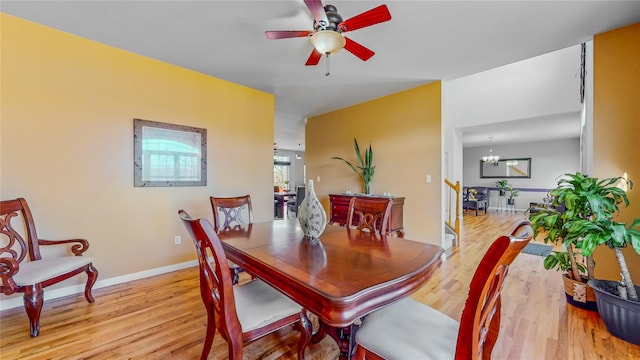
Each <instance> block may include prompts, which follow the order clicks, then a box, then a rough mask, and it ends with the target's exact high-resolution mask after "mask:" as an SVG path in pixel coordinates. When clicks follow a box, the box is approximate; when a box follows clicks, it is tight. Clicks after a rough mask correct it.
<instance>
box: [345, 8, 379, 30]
mask: <svg viewBox="0 0 640 360" xmlns="http://www.w3.org/2000/svg"><path fill="white" fill-rule="evenodd" d="M389 20H391V13H389V8H387V5H380V6H378V7H376V8H373V9H371V10H369V11H365V12H363V13H362V14H360V15H356V16H354V17H352V18H349V19H347V20H345V21H343V22H341V23H340V24H339V25H338V28H339V29H340V30H342V31H353V30H358V29H362V28H363V27H367V26H371V25H375V24H379V23H381V22H385V21H389Z"/></svg>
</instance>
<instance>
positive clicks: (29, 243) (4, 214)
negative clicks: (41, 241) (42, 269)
mask: <svg viewBox="0 0 640 360" xmlns="http://www.w3.org/2000/svg"><path fill="white" fill-rule="evenodd" d="M0 234H1V235H2V238H4V239H2V238H0V239H2V240H0V257H11V258H12V259H14V260H16V261H17V262H18V263H20V262H22V261H23V260H24V259H25V258H26V256H27V254H28V256H29V257H28V259H29V260H30V261H33V260H39V259H41V255H40V247H39V246H38V235H37V234H36V227H35V224H34V222H33V217H32V215H31V210H30V209H29V206H28V205H27V202H26V201H25V199H23V198H19V199H15V200H4V201H2V202H0Z"/></svg>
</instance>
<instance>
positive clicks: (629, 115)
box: [593, 23, 640, 284]
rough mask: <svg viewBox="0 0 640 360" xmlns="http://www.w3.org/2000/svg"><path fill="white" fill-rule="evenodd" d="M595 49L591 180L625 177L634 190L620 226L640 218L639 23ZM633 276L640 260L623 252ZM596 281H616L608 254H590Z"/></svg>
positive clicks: (639, 278)
mask: <svg viewBox="0 0 640 360" xmlns="http://www.w3.org/2000/svg"><path fill="white" fill-rule="evenodd" d="M593 47H594V60H593V61H594V71H593V77H594V78H593V87H594V111H593V113H594V116H593V122H594V128H593V133H594V140H593V141H594V144H593V148H594V157H593V162H594V167H593V169H594V176H595V177H598V178H608V177H614V176H621V175H622V174H623V173H624V172H626V173H627V174H628V176H629V179H631V180H634V181H635V182H636V187H635V188H634V189H633V190H631V191H630V192H629V193H628V196H629V201H630V202H631V206H629V207H628V208H626V209H623V210H621V215H620V221H626V222H627V223H631V221H632V220H633V219H634V218H638V217H640V161H638V157H639V156H640V146H639V145H638V136H640V23H636V24H634V25H630V26H627V27H623V28H620V29H616V30H613V31H610V32H606V33H603V34H599V35H596V36H595V37H594V40H593ZM624 252H625V256H626V258H627V264H628V265H629V267H630V268H631V271H632V274H631V275H632V277H633V279H634V282H635V283H636V284H640V256H638V255H636V254H635V253H634V252H633V250H632V249H631V248H630V247H629V248H627V249H625V251H624ZM594 259H595V261H596V276H597V277H599V278H609V279H616V280H618V279H620V271H619V269H618V266H617V263H616V262H615V258H614V256H613V253H612V251H610V250H609V249H608V248H606V247H602V248H599V249H597V251H596V252H595V254H594Z"/></svg>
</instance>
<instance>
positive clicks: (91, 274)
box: [84, 264, 98, 303]
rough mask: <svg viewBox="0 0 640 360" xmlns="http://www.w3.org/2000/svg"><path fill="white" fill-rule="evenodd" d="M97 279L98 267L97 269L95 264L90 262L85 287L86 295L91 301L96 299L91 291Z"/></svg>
mask: <svg viewBox="0 0 640 360" xmlns="http://www.w3.org/2000/svg"><path fill="white" fill-rule="evenodd" d="M96 280H98V269H96V268H95V267H94V266H93V264H89V268H88V269H87V284H86V285H85V287H84V297H85V298H86V299H87V301H88V302H90V303H93V302H95V301H96V300H95V299H94V298H93V294H92V293H91V290H92V289H93V285H94V284H95V283H96Z"/></svg>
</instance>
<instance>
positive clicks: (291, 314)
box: [178, 210, 311, 360]
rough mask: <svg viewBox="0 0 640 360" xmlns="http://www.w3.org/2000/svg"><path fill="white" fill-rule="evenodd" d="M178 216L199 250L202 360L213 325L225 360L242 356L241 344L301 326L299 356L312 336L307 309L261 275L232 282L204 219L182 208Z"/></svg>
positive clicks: (239, 359) (220, 248)
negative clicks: (203, 312)
mask: <svg viewBox="0 0 640 360" xmlns="http://www.w3.org/2000/svg"><path fill="white" fill-rule="evenodd" d="M178 214H179V216H180V219H181V220H182V222H183V223H184V225H185V227H186V228H187V230H188V232H189V233H190V234H191V237H192V238H193V242H194V244H195V246H196V251H197V253H198V263H199V272H200V294H201V296H202V302H203V303H204V306H205V308H206V310H207V331H206V337H205V341H204V347H203V349H202V355H201V357H200V358H201V359H202V360H204V359H207V357H208V355H209V352H210V350H211V345H212V344H213V339H214V336H215V333H216V330H217V331H218V332H219V333H220V335H221V336H222V338H223V339H224V340H225V341H226V342H227V343H228V348H229V359H232V360H242V354H243V347H244V345H245V344H246V343H248V342H251V341H253V340H255V339H258V338H260V337H262V336H264V335H267V334H269V333H272V332H274V331H276V330H279V329H281V328H283V327H285V326H289V325H295V326H297V327H298V328H299V330H300V339H299V341H298V351H297V352H298V358H299V359H304V350H305V348H306V347H307V345H308V344H309V341H310V340H311V323H310V321H309V319H308V317H307V314H306V310H305V309H303V308H302V307H301V306H300V305H298V304H296V303H295V302H294V301H292V300H290V299H289V298H287V297H286V296H284V295H283V294H282V293H280V292H278V291H277V290H275V289H274V288H272V287H271V286H269V285H267V284H266V283H264V282H263V281H262V280H252V281H249V282H246V283H243V284H241V285H233V284H232V281H231V272H230V271H229V267H228V266H227V257H226V255H225V253H224V249H223V248H222V243H221V242H220V239H219V238H218V236H217V235H216V232H215V231H214V228H213V226H212V225H211V223H210V222H209V221H208V220H206V219H192V218H191V217H190V216H189V214H187V213H186V212H185V211H184V210H180V211H178Z"/></svg>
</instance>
